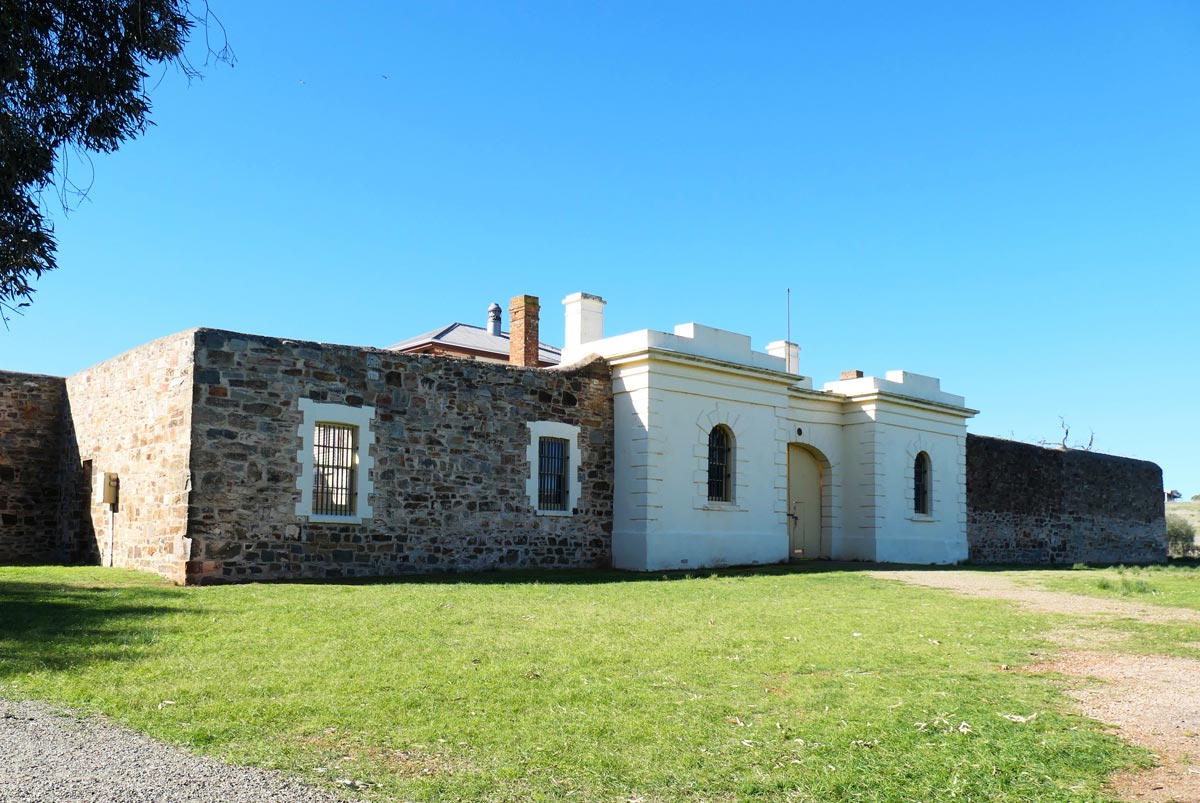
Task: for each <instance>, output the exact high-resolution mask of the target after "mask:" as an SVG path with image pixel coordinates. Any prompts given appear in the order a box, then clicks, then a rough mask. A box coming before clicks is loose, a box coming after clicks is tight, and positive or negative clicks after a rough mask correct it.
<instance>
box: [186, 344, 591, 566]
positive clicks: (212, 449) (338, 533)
mask: <svg viewBox="0 0 1200 803" xmlns="http://www.w3.org/2000/svg"><path fill="white" fill-rule="evenodd" d="M193 393H194V395H193V400H194V408H193V418H192V424H193V425H192V444H193V446H192V458H191V459H192V463H191V468H192V479H193V491H192V495H191V501H190V530H189V535H190V536H191V538H192V539H193V560H192V561H191V562H190V563H189V564H188V570H187V580H188V582H193V583H197V582H198V583H210V582H227V581H239V580H254V579H269V578H301V577H351V576H381V575H395V574H400V573H408V572H433V571H456V570H474V569H492V568H515V567H532V566H537V567H545V568H577V567H595V566H607V565H609V563H610V561H611V535H612V504H613V499H612V473H613V413H612V390H611V374H610V371H609V368H608V365H607V363H604V362H603V361H595V362H593V363H590V364H588V365H585V366H582V367H578V368H576V369H574V370H569V371H560V370H545V369H533V368H515V367H511V366H506V365H497V364H491V363H485V362H479V361H470V360H456V359H448V358H444V357H431V356H427V355H421V354H399V353H396V352H390V351H384V350H379V349H371V348H359V347H351V346H334V345H326V344H318V343H308V342H298V341H288V340H280V339H275V338H267V337H259V336H253V335H242V334H235V333H231V332H223V331H216V330H199V331H198V332H197V333H196V372H195V381H194V390H193ZM302 398H307V399H312V400H313V401H316V402H322V403H335V404H340V405H346V406H349V407H353V408H362V407H364V406H366V407H373V408H374V417H373V420H372V421H371V423H370V431H371V433H372V434H373V436H374V445H373V446H372V447H370V449H371V452H370V455H371V458H372V460H373V469H372V472H371V475H372V478H373V483H374V492H373V494H372V495H371V498H370V503H371V505H372V515H371V517H370V518H369V519H366V520H365V521H363V522H361V523H356V524H345V523H318V522H315V521H312V520H310V518H309V517H306V516H302V515H299V514H298V513H297V510H296V508H297V503H298V502H299V501H300V498H301V492H300V490H299V487H298V484H297V478H298V476H299V474H300V466H299V461H298V459H297V453H298V451H299V450H300V446H301V436H300V434H299V432H300V429H299V428H300V426H301V422H302V414H301V411H300V410H299V400H300V399H302ZM531 421H557V422H563V423H566V424H571V425H575V426H579V427H580V428H581V435H580V439H579V440H580V443H579V445H580V448H581V465H580V467H578V468H579V469H580V478H581V480H582V488H581V490H582V494H581V497H580V500H579V504H578V506H577V508H576V511H575V513H574V515H570V516H545V515H537V514H536V511H535V510H534V509H533V507H532V506H531V504H530V500H529V498H528V496H527V493H526V482H527V480H528V478H529V476H530V466H529V463H528V460H527V457H526V449H527V447H528V445H529V443H530V435H529V429H528V426H527V424H528V422H531Z"/></svg>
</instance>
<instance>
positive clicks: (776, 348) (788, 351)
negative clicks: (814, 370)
mask: <svg viewBox="0 0 1200 803" xmlns="http://www.w3.org/2000/svg"><path fill="white" fill-rule="evenodd" d="M767 354H770V355H771V356H772V357H783V359H784V360H786V361H787V362H786V365H787V372H788V373H789V374H795V375H796V376H799V375H800V346H799V345H797V344H795V343H789V342H788V341H786V340H776V341H775V342H774V343H768V344H767Z"/></svg>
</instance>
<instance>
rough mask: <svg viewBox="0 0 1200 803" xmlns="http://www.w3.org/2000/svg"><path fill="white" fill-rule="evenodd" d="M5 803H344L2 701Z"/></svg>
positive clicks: (38, 706) (118, 731)
mask: <svg viewBox="0 0 1200 803" xmlns="http://www.w3.org/2000/svg"><path fill="white" fill-rule="evenodd" d="M0 801H2V803H345V799H344V798H340V797H337V796H334V795H330V794H327V793H324V792H320V791H318V790H316V789H314V788H312V787H309V786H305V785H303V784H301V783H299V782H297V781H289V780H288V779H286V778H284V777H283V776H281V775H279V774H277V773H272V772H268V771H265V770H258V769H249V768H246V767H235V766H231V765H228V764H220V763H218V762H216V761H213V760H211V759H207V758H201V757H198V756H194V755H192V754H190V753H186V752H184V751H183V750H180V749H178V748H175V747H170V746H168V745H165V744H162V743H160V742H156V741H154V740H152V739H148V738H147V737H145V736H141V735H139V734H136V733H132V732H130V731H128V730H125V729H124V728H119V727H116V726H114V725H110V724H108V723H106V722H104V721H103V720H98V719H76V718H73V717H70V716H67V715H64V714H62V713H61V712H59V711H56V710H55V709H53V708H51V707H49V706H47V705H44V704H42V703H35V702H24V701H23V702H14V701H10V700H0Z"/></svg>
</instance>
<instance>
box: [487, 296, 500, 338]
mask: <svg viewBox="0 0 1200 803" xmlns="http://www.w3.org/2000/svg"><path fill="white" fill-rule="evenodd" d="M487 330H488V334H490V335H494V336H496V337H499V336H500V305H499V304H497V303H496V302H494V301H493V302H492V306H490V307H488V323H487Z"/></svg>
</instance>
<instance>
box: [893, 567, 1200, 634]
mask: <svg viewBox="0 0 1200 803" xmlns="http://www.w3.org/2000/svg"><path fill="white" fill-rule="evenodd" d="M869 574H870V575H871V576H872V577H876V578H878V579H880V580H900V581H902V582H905V583H911V584H913V585H919V586H929V587H931V588H942V589H945V590H946V591H953V592H955V593H958V594H965V595H966V596H969V597H989V598H991V599H1006V600H1010V601H1012V602H1015V603H1017V604H1018V605H1020V606H1021V607H1022V608H1025V609H1027V610H1031V611H1037V612H1038V613H1065V614H1071V615H1078V614H1085V615H1094V614H1100V615H1104V616H1118V617H1124V618H1130V619H1138V620H1141V621H1143V622H1190V623H1193V624H1200V611H1193V610H1191V609H1188V608H1166V607H1163V606H1162V605H1147V604H1145V603H1142V602H1132V601H1128V600H1119V599H1103V598H1101V597H1085V596H1083V595H1082V594H1068V593H1067V592H1065V591H1047V590H1045V589H1042V588H1037V587H1036V586H1030V585H1024V584H1021V583H1017V582H1015V581H1013V580H1012V579H1011V578H1009V577H1006V576H1005V575H1003V574H999V573H997V572H988V571H983V572H981V571H973V570H970V569H960V570H957V571H954V570H950V571H948V570H945V569H937V570H921V569H911V570H909V569H904V570H897V571H892V570H887V569H884V570H879V571H872V572H869Z"/></svg>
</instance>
